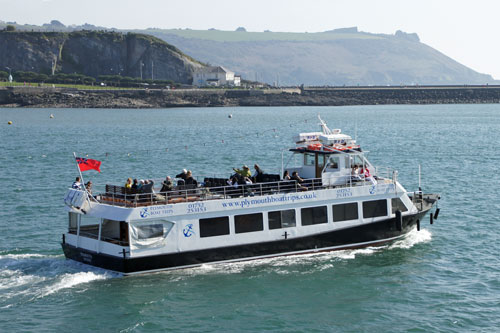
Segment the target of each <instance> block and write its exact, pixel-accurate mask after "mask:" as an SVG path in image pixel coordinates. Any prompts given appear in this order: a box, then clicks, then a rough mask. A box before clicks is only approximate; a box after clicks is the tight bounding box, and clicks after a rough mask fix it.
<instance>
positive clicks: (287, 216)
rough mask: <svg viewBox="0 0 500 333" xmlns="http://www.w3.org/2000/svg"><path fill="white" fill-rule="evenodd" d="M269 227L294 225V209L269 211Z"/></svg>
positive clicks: (279, 227) (278, 227) (276, 227)
mask: <svg viewBox="0 0 500 333" xmlns="http://www.w3.org/2000/svg"><path fill="white" fill-rule="evenodd" d="M268 220H269V229H271V230H272V229H281V228H290V227H295V223H296V222H295V209H288V210H277V211H275V212H269V215H268Z"/></svg>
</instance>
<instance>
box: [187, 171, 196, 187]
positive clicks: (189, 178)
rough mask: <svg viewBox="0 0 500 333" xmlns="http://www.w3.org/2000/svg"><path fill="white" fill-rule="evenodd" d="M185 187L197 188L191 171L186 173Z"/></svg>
mask: <svg viewBox="0 0 500 333" xmlns="http://www.w3.org/2000/svg"><path fill="white" fill-rule="evenodd" d="M186 185H195V186H198V182H197V181H196V179H194V178H193V173H192V172H191V170H188V172H187V173H186Z"/></svg>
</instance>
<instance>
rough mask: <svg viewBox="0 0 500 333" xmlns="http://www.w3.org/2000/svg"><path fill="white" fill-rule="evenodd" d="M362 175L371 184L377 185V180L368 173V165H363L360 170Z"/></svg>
mask: <svg viewBox="0 0 500 333" xmlns="http://www.w3.org/2000/svg"><path fill="white" fill-rule="evenodd" d="M362 173H363V176H364V178H365V180H366V181H369V182H371V183H372V184H373V185H377V181H376V180H375V178H374V177H373V176H372V175H371V174H370V169H368V166H365V168H364V169H363V170H362Z"/></svg>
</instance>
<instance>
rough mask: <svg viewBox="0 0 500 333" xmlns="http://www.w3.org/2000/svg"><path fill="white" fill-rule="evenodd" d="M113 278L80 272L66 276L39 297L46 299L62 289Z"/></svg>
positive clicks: (106, 275) (45, 289)
mask: <svg viewBox="0 0 500 333" xmlns="http://www.w3.org/2000/svg"><path fill="white" fill-rule="evenodd" d="M110 277H111V276H110V275H108V274H96V273H94V272H80V273H75V274H70V273H68V274H64V275H63V276H62V277H61V279H60V281H59V282H57V283H55V284H53V285H51V286H48V287H46V288H44V290H43V291H42V292H41V294H40V296H39V297H45V296H48V295H50V294H53V293H55V292H58V291H59V290H62V289H68V288H72V287H74V286H76V285H79V284H82V283H88V282H91V281H98V280H106V279H108V278H110Z"/></svg>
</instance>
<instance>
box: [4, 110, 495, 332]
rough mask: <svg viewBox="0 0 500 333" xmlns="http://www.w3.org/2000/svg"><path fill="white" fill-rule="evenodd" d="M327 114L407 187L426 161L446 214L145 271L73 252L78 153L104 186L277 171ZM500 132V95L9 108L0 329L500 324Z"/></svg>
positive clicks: (446, 328)
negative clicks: (372, 243) (237, 170)
mask: <svg viewBox="0 0 500 333" xmlns="http://www.w3.org/2000/svg"><path fill="white" fill-rule="evenodd" d="M318 113H320V114H321V117H322V118H323V119H324V120H325V121H327V123H328V125H329V126H330V128H332V129H333V128H341V129H342V131H343V132H344V133H347V134H350V135H352V136H353V137H356V138H357V140H358V142H359V143H360V144H361V146H362V147H363V148H364V150H366V151H369V153H368V158H369V159H370V160H371V162H372V163H373V164H375V165H377V166H387V167H392V168H395V169H397V170H398V171H399V178H398V179H399V181H400V182H401V183H402V184H403V185H404V186H405V187H406V189H407V190H409V191H413V190H415V189H417V188H418V165H419V164H420V165H421V170H422V177H421V186H422V189H423V190H424V192H434V193H440V194H441V197H442V199H441V200H440V202H439V207H440V209H441V212H440V215H439V218H438V219H437V220H436V221H435V223H434V224H433V225H429V223H428V221H427V220H426V222H425V223H423V224H422V230H421V231H419V232H417V231H416V230H415V231H412V232H411V233H410V234H409V235H407V236H406V237H405V238H404V239H402V240H399V241H397V242H395V243H392V244H389V245H386V246H381V247H371V248H366V249H361V250H348V251H339V252H331V253H326V254H325V253H323V254H314V255H301V256H291V257H283V258H274V259H264V260H255V261H249V262H243V263H235V264H218V265H203V266H201V267H197V268H191V269H183V270H176V271H168V272H161V273H155V274H146V275H139V276H133V277H123V276H121V275H120V274H117V273H112V272H108V271H105V270H101V269H97V268H93V267H90V266H87V265H84V264H81V263H76V262H73V261H69V260H66V259H65V258H64V256H63V254H62V250H61V248H60V242H61V235H62V233H64V232H65V230H66V228H67V224H68V221H67V213H66V212H65V210H64V204H63V200H62V199H63V196H64V194H65V191H66V189H67V188H68V187H69V186H70V185H71V183H72V182H73V180H74V178H75V176H77V175H78V172H77V169H76V166H75V162H74V158H73V152H76V153H77V155H78V156H88V157H89V158H94V159H98V160H101V161H102V166H101V173H97V172H95V171H87V172H85V173H84V177H85V180H89V179H91V180H92V181H93V183H94V184H97V188H96V190H99V188H102V186H103V185H104V184H106V183H112V184H117V185H121V184H123V183H124V182H125V180H126V179H127V178H128V177H133V178H143V179H146V178H148V179H149V178H152V179H158V180H159V179H162V178H164V177H165V176H166V175H170V176H174V175H176V174H177V173H179V172H180V170H182V169H183V168H187V169H191V170H193V174H194V175H195V176H201V175H229V174H230V173H231V170H232V168H233V167H240V166H241V165H242V164H247V165H252V163H259V164H260V166H261V167H262V168H263V169H264V170H265V171H266V172H269V173H279V172H280V170H281V154H282V152H283V151H285V152H286V148H289V147H292V146H293V141H292V137H293V135H295V134H297V133H299V132H311V131H318V130H319V122H318V120H317V114H318ZM51 114H53V115H54V117H53V118H50V117H49V116H50V115H51ZM229 114H231V115H232V118H229V117H228V115H229ZM8 121H12V125H8V124H7V122H8ZM498 142H500V105H427V106H412V105H405V106H358V107H279V108H278V107H277V108H269V107H262V108H183V109H152V110H107V109H22V108H21V109H0V150H1V152H2V154H0V186H1V191H0V331H1V332H13V331H16V332H24V331H26V332H32V331H33V332H54V331H71V332H88V331H99V332H108V331H112V332H159V331H175V332H179V331H181V332H262V331H273V332H285V331H286V332H388V331H390V332H405V331H410V332H472V331H475V332H478V331H479V332H494V331H498V327H500V259H499V253H500V236H499V233H498V230H497V229H498V225H499V222H500V221H499V220H500V218H499V216H498V214H497V211H498V210H499V209H500V200H499V198H500V187H499V186H498V185H499V184H500V179H499V175H498V172H497V170H496V169H497V165H498V163H499V162H500V156H499V150H498V148H497V144H498Z"/></svg>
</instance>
